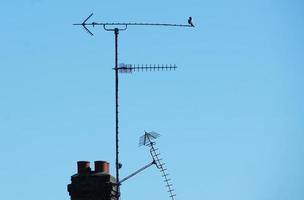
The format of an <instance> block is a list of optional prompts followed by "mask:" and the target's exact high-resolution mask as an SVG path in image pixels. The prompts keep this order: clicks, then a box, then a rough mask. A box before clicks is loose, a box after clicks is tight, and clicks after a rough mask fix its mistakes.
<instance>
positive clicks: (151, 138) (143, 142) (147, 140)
mask: <svg viewBox="0 0 304 200" xmlns="http://www.w3.org/2000/svg"><path fill="white" fill-rule="evenodd" d="M159 136H160V134H158V133H156V132H153V131H152V132H146V131H145V134H144V135H143V136H141V137H140V139H139V145H140V146H147V147H150V154H151V156H152V158H153V160H154V161H155V165H156V167H157V168H158V169H159V170H160V172H161V173H162V177H163V178H164V182H165V185H166V187H167V189H168V190H167V192H168V193H169V194H170V195H169V197H170V198H171V199H172V200H174V197H175V196H176V194H175V193H174V189H173V184H172V183H171V179H170V178H169V174H168V173H167V168H165V163H164V162H163V159H162V158H161V157H160V153H159V152H158V148H156V143H155V139H156V138H158V137H159Z"/></svg>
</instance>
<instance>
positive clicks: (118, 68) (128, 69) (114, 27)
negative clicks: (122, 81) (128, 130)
mask: <svg viewBox="0 0 304 200" xmlns="http://www.w3.org/2000/svg"><path fill="white" fill-rule="evenodd" d="M92 16H93V13H92V14H90V15H89V16H88V17H87V18H86V19H85V20H84V21H83V22H82V23H76V24H73V25H75V26H82V27H83V28H84V30H85V31H86V32H87V33H88V34H90V35H91V36H93V35H94V34H93V33H92V32H91V30H90V29H89V28H88V27H93V28H94V27H95V26H102V27H103V29H104V30H105V31H110V32H113V33H114V38H115V66H114V68H113V70H114V72H115V152H116V153H115V154H116V159H115V168H116V181H117V183H119V182H120V179H119V169H120V168H121V163H120V162H119V129H118V128H119V126H118V125H119V115H118V113H119V112H118V105H119V102H118V95H119V93H118V91H119V90H118V89H119V87H118V86H119V84H118V83H119V75H118V74H119V73H132V72H135V71H167V70H169V71H171V70H175V69H176V68H177V67H176V66H175V65H163V64H162V65H150V64H149V65H147V64H146V65H128V64H121V65H119V64H118V35H119V32H120V31H126V30H127V29H128V27H130V26H162V27H184V28H193V27H194V25H193V23H192V17H189V18H188V24H170V23H134V22H127V23H121V22H116V23H108V22H101V23H100V22H91V23H89V22H88V20H89V19H90V18H91V17H92ZM119 197H120V184H117V193H116V200H119ZM172 198H173V197H172Z"/></svg>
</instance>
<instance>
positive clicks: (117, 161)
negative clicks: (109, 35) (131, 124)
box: [114, 28, 120, 199]
mask: <svg viewBox="0 0 304 200" xmlns="http://www.w3.org/2000/svg"><path fill="white" fill-rule="evenodd" d="M114 34H115V113H116V115H115V122H116V123H115V141H116V142H115V150H116V161H115V167H116V181H117V182H119V168H120V166H119V149H118V147H119V138H118V134H119V132H118V34H119V29H118V28H115V29H114ZM119 193H120V185H119V184H118V185H117V196H118V198H119ZM118 198H117V199H118Z"/></svg>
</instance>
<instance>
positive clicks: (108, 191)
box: [68, 161, 116, 200]
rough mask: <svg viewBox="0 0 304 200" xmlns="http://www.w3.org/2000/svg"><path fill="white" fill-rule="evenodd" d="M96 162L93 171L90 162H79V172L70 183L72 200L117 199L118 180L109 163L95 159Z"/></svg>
mask: <svg viewBox="0 0 304 200" xmlns="http://www.w3.org/2000/svg"><path fill="white" fill-rule="evenodd" d="M94 164H95V169H94V171H93V170H91V168H90V162H88V161H78V162H77V174H74V175H73V176H72V177H71V184H69V185H68V192H69V194H70V197H71V200H116V198H115V194H116V180H115V178H114V177H113V176H111V175H110V174H109V167H110V166H109V163H108V162H106V161H95V162H94Z"/></svg>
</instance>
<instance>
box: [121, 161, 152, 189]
mask: <svg viewBox="0 0 304 200" xmlns="http://www.w3.org/2000/svg"><path fill="white" fill-rule="evenodd" d="M155 164H156V162H155V160H153V161H152V162H150V163H149V164H147V165H146V166H144V167H142V168H140V169H139V170H137V171H135V172H133V173H132V174H130V175H129V176H127V177H125V178H123V179H121V180H120V181H119V182H118V183H117V184H118V185H121V184H122V183H123V182H125V181H126V180H128V179H130V178H132V177H133V176H135V175H137V174H138V173H140V172H142V171H144V170H145V169H147V168H149V167H151V166H152V165H155Z"/></svg>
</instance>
